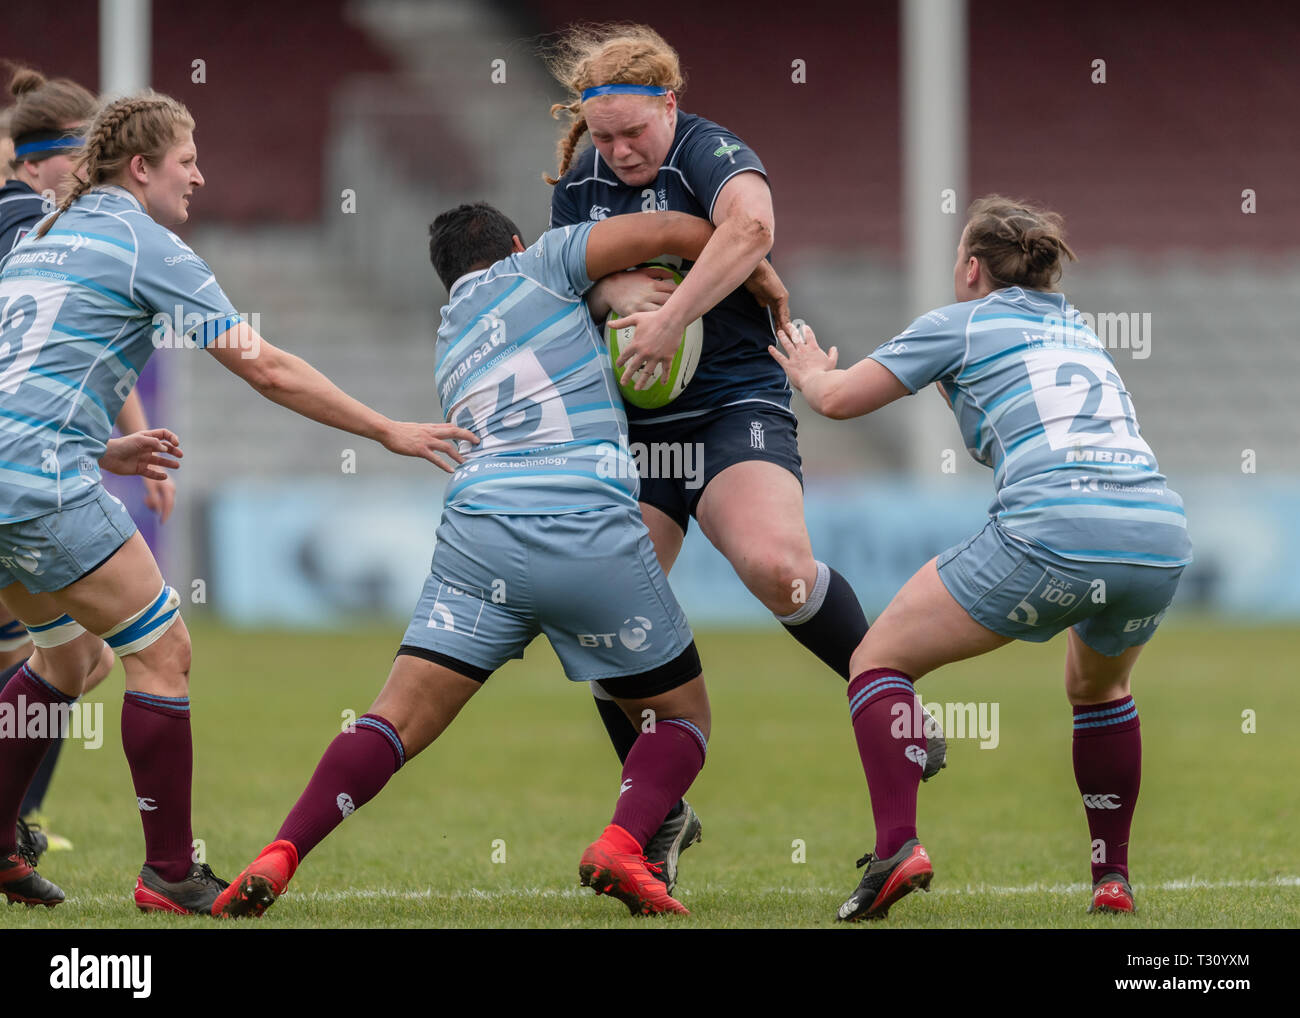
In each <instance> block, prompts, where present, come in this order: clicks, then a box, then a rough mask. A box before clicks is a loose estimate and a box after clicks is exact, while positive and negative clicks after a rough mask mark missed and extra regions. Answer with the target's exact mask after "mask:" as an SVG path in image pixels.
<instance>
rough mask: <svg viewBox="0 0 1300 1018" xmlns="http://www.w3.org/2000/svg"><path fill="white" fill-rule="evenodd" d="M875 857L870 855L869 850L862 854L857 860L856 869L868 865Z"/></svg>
mask: <svg viewBox="0 0 1300 1018" xmlns="http://www.w3.org/2000/svg"><path fill="white" fill-rule="evenodd" d="M875 859H876V857H875V856H874V855H872V854H871V853H870V852H868V853H867V854H866V855H864V856H863V857H862V858H861V859H859V860H858V869H862V867H863V866H870V865H871V863H873V862H874V861H875Z"/></svg>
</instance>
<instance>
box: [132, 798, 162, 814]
mask: <svg viewBox="0 0 1300 1018" xmlns="http://www.w3.org/2000/svg"><path fill="white" fill-rule="evenodd" d="M135 804H136V806H137V807H138V808H139V810H140V812H141V813H152V812H153V811H154V810H156V809H157V808H158V807H157V806H155V805H154V802H153V800H152V799H150V798H148V797H147V796H143V795H137V796H136V797H135Z"/></svg>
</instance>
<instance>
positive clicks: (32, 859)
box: [16, 817, 41, 868]
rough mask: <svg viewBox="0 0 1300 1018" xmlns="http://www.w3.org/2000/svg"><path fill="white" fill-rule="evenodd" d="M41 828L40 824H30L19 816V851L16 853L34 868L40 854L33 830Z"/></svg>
mask: <svg viewBox="0 0 1300 1018" xmlns="http://www.w3.org/2000/svg"><path fill="white" fill-rule="evenodd" d="M40 829H41V826H40V824H28V823H27V822H26V821H25V820H23V819H22V818H21V817H19V818H18V851H17V853H16V854H17V855H18V857H19V858H21V859H22V860H23V862H25V863H27V865H28V866H31V867H33V868H35V866H36V861H37V860H38V859H39V858H40V855H39V853H37V851H36V847H35V845H36V839H34V838H33V837H32V832H33V831H39V830H40Z"/></svg>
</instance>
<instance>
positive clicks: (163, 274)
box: [0, 187, 239, 524]
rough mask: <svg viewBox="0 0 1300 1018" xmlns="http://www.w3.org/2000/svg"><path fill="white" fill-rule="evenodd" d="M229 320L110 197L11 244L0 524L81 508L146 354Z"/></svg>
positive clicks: (180, 260)
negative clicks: (42, 232) (41, 234)
mask: <svg viewBox="0 0 1300 1018" xmlns="http://www.w3.org/2000/svg"><path fill="white" fill-rule="evenodd" d="M155 316H157V318H155ZM164 319H165V321H166V323H168V324H163V322H164ZM238 321H239V317H238V315H237V314H236V312H235V309H234V307H233V306H232V305H231V303H230V301H229V299H227V297H226V295H225V294H224V293H222V292H221V287H220V286H218V285H217V281H216V279H215V278H213V275H212V271H211V270H210V269H209V268H208V266H207V264H206V263H205V262H204V261H203V259H202V258H200V257H199V256H198V255H196V254H195V253H194V252H193V251H191V250H190V249H189V248H188V247H187V246H186V245H185V243H184V242H183V241H182V240H181V239H180V238H179V237H177V236H176V235H175V234H174V233H172V232H171V231H170V230H168V229H165V228H164V227H162V226H159V225H158V224H157V223H156V222H154V221H153V220H152V219H150V218H149V216H148V215H147V214H146V213H145V212H144V210H143V209H142V208H141V206H140V203H139V202H137V201H136V200H135V198H134V197H132V196H131V194H130V193H129V192H128V191H126V190H124V189H122V188H119V187H104V188H95V189H93V190H91V191H90V192H88V193H87V194H85V195H83V196H82V197H81V198H79V199H78V200H77V201H76V202H75V203H74V204H73V205H72V207H71V208H69V209H68V211H67V212H65V213H63V215H61V216H60V217H59V218H58V220H57V221H56V222H55V223H54V226H53V227H52V228H51V229H50V231H49V233H47V234H46V235H45V236H44V237H37V236H36V231H35V230H33V231H32V232H31V233H29V234H28V235H27V236H26V237H24V238H23V239H22V240H21V241H19V242H18V244H17V245H16V246H15V247H14V249H13V250H12V251H11V252H10V253H9V254H8V255H7V256H6V257H5V258H4V260H3V261H0V524H2V523H13V522H16V521H18V520H26V519H31V518H33V517H36V516H41V515H44V514H46V513H49V512H53V511H56V510H60V509H69V508H72V507H73V506H76V505H78V504H80V503H81V502H85V501H87V500H88V499H90V498H93V497H94V496H95V494H96V492H97V490H98V488H99V485H100V475H99V467H98V465H97V461H98V460H99V457H100V456H101V455H103V452H104V447H105V444H106V443H107V441H108V438H109V436H110V435H111V434H112V431H113V422H114V421H115V420H116V419H117V415H118V412H119V411H120V410H121V409H122V404H123V402H125V400H126V397H127V396H128V395H129V394H130V392H131V389H132V387H133V386H134V385H135V382H136V378H137V377H138V376H139V374H140V372H141V371H142V370H143V369H144V365H145V362H146V361H148V359H149V356H150V355H151V354H152V353H153V352H154V350H155V349H157V348H158V347H161V346H165V345H178V344H176V340H177V335H176V332H177V331H179V332H180V333H181V334H182V335H183V336H187V337H189V340H188V341H189V342H190V343H191V344H192V345H206V344H207V343H210V342H211V341H212V340H213V339H215V338H216V337H217V336H218V335H220V334H221V333H222V332H224V331H225V330H226V329H227V328H229V327H230V325H232V324H234V323H237V322H238ZM172 322H178V323H180V325H181V328H180V329H179V330H174V329H172V328H171V326H170V323H172Z"/></svg>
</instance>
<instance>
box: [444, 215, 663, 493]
mask: <svg viewBox="0 0 1300 1018" xmlns="http://www.w3.org/2000/svg"><path fill="white" fill-rule="evenodd" d="M595 225H596V224H595V223H583V224H581V225H577V226H565V227H563V228H561V229H558V230H550V231H548V232H546V233H544V234H542V236H541V237H540V238H539V239H538V241H537V243H536V244H534V245H533V246H532V247H530V248H528V250H526V251H524V252H522V253H520V254H513V255H511V256H510V257H508V258H503V259H502V260H501V261H499V262H497V263H496V264H495V265H493V266H491V267H490V268H488V269H485V270H483V271H481V272H472V273H470V274H468V275H466V276H462V277H461V278H460V279H458V280H456V282H455V283H453V284H452V287H451V293H450V295H449V299H448V303H447V306H446V307H444V308H443V309H442V324H441V325H440V326H439V328H438V342H437V347H436V351H437V352H436V358H437V368H436V378H437V385H438V398H439V400H440V401H441V404H442V408H443V415H444V416H445V418H446V419H447V420H448V421H449V422H451V423H453V424H457V425H459V426H461V427H463V428H467V429H469V430H470V431H473V432H474V433H475V434H477V435H478V436H479V444H478V445H476V446H471V447H467V448H462V450H461V451H462V452H463V453H465V454H466V461H465V463H464V464H462V465H461V466H460V467H459V468H458V469H457V470H456V472H455V473H454V474H453V475H452V479H451V483H450V484H449V485H448V486H447V498H446V506H447V508H449V509H456V510H459V511H461V512H469V513H501V514H503V515H540V514H557V513H571V512H583V511H586V510H590V509H602V508H607V507H609V506H614V505H620V506H635V505H636V500H637V494H638V490H639V485H640V482H639V480H638V478H637V468H636V461H635V460H634V459H633V458H632V457H631V455H630V454H629V451H628V444H627V418H626V416H625V415H624V413H623V403H622V400H621V398H620V397H619V393H618V386H617V383H616V382H615V379H614V372H613V368H612V367H611V366H610V362H609V353H608V350H607V348H606V345H605V338H604V336H603V335H601V333H600V331H599V330H598V329H597V328H596V327H595V325H594V324H593V323H592V320H591V314H590V312H589V311H588V310H587V306H586V304H585V303H584V302H583V300H582V295H583V294H584V293H586V292H587V291H588V290H589V289H591V287H592V285H593V284H592V280H590V279H589V278H588V277H587V237H588V235H589V234H590V233H591V230H592V228H593V227H594V226H595Z"/></svg>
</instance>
